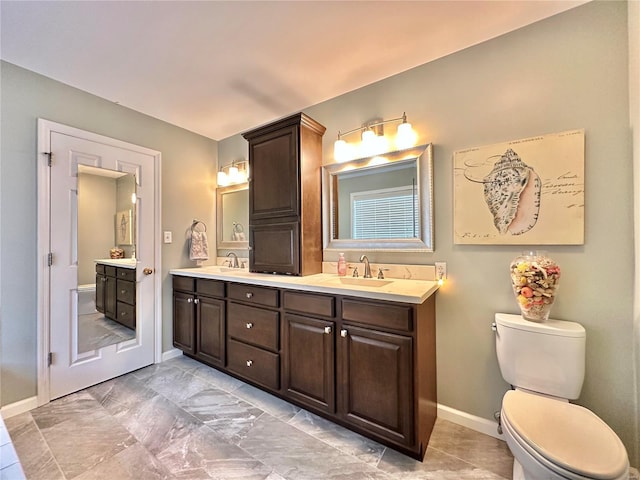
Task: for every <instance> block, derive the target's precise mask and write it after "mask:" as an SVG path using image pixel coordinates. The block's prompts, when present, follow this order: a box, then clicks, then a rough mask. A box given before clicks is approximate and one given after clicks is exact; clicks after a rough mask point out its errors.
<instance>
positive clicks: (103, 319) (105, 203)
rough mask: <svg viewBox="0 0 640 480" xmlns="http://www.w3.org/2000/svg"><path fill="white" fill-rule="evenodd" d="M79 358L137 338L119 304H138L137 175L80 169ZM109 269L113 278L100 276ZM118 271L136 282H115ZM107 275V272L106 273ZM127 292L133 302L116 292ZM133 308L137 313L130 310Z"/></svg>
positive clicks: (89, 168) (82, 166)
mask: <svg viewBox="0 0 640 480" xmlns="http://www.w3.org/2000/svg"><path fill="white" fill-rule="evenodd" d="M77 193H78V196H77V201H78V203H77V238H76V248H77V258H78V268H77V281H78V303H77V306H76V309H77V321H78V329H77V331H78V334H77V339H76V340H77V352H78V353H85V352H92V351H94V350H97V349H100V348H102V347H105V346H108V345H112V344H114V343H121V342H124V341H127V340H131V339H133V338H135V337H136V326H135V324H134V325H132V324H131V323H129V322H123V320H122V319H121V318H120V317H119V314H120V310H119V309H118V308H117V302H120V301H124V303H127V302H129V303H132V304H135V295H136V285H135V268H136V261H135V252H136V239H137V232H136V178H135V175H134V174H132V173H127V172H121V171H115V170H109V169H105V168H97V167H93V166H87V165H78V191H77ZM97 265H103V266H104V265H109V266H110V268H111V269H112V271H113V275H111V276H109V275H100V274H98V273H97V270H98V269H97V268H96V266H97ZM116 267H118V268H126V269H127V270H126V271H129V270H130V271H131V272H132V275H131V277H132V278H133V281H125V280H123V279H116V276H115V275H116V274H115V272H116V270H115V269H116ZM102 273H104V272H102ZM116 282H119V283H118V285H119V287H118V288H119V289H120V290H127V291H128V292H129V296H130V297H131V298H130V299H125V298H122V297H121V296H120V295H119V294H118V291H117V290H116ZM131 308H133V307H131Z"/></svg>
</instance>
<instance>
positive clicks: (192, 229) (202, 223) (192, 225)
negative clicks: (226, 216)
mask: <svg viewBox="0 0 640 480" xmlns="http://www.w3.org/2000/svg"><path fill="white" fill-rule="evenodd" d="M198 225H202V228H204V231H205V232H206V231H207V225H206V224H205V223H204V222H201V221H200V220H196V219H194V220H193V223H192V224H191V232H192V233H193V232H195V231H196V227H197V226H198Z"/></svg>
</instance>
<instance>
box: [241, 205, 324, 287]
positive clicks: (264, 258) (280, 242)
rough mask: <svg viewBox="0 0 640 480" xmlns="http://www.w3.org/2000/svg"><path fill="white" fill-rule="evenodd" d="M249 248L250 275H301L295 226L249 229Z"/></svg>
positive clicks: (264, 226) (296, 227)
mask: <svg viewBox="0 0 640 480" xmlns="http://www.w3.org/2000/svg"><path fill="white" fill-rule="evenodd" d="M318 214H320V213H319V212H318ZM249 245H251V249H250V250H249V266H250V269H251V271H252V272H266V273H289V274H292V275H299V274H300V224H299V223H298V222H285V223H273V224H267V225H250V226H249Z"/></svg>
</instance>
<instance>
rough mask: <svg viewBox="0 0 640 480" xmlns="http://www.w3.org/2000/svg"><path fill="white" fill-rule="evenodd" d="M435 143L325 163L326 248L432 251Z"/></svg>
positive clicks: (339, 249)
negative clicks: (348, 160)
mask: <svg viewBox="0 0 640 480" xmlns="http://www.w3.org/2000/svg"><path fill="white" fill-rule="evenodd" d="M432 174H433V158H432V145H431V144H429V145H421V146H419V147H415V148H411V149H407V150H400V151H397V152H390V153H387V154H384V155H379V156H376V157H369V158H361V159H358V160H353V161H350V162H347V163H339V164H333V165H327V166H325V167H323V195H324V198H323V218H324V239H325V242H324V246H325V250H336V251H348V250H359V251H360V250H368V251H394V250H403V251H420V252H429V251H433V212H432V207H433V177H432Z"/></svg>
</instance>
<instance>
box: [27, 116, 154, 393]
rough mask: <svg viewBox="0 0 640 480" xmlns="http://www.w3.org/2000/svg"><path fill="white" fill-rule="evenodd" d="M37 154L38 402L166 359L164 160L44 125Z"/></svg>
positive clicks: (144, 150)
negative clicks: (162, 248)
mask: <svg viewBox="0 0 640 480" xmlns="http://www.w3.org/2000/svg"><path fill="white" fill-rule="evenodd" d="M38 151H39V158H38V254H39V259H41V261H40V262H39V265H38V299H39V303H38V310H39V315H38V318H39V321H38V405H42V404H44V403H47V402H49V401H50V400H53V399H54V398H58V397H60V396H63V395H67V394H69V393H72V392H74V391H77V390H81V389H84V388H87V387H88V386H91V385H94V384H96V383H100V382H103V381H105V380H108V379H110V378H113V377H116V376H119V375H122V374H125V373H128V372H130V371H132V370H136V369H138V368H142V367H144V366H147V365H150V364H152V363H154V362H155V363H157V362H159V361H160V360H161V335H162V334H161V309H160V306H161V299H160V291H161V278H160V275H158V274H156V273H155V272H160V271H161V258H160V244H159V241H158V239H159V238H160V198H161V197H160V181H159V177H160V161H161V155H160V152H157V151H155V150H150V149H147V148H144V147H140V146H137V145H133V144H129V143H126V142H122V141H119V140H115V139H112V138H108V137H104V136H101V135H96V134H93V133H90V132H86V131H83V130H79V129H76V128H73V127H69V126H66V125H61V124H58V123H54V122H50V121H47V120H43V119H39V120H38ZM111 277H113V278H111ZM106 285H109V289H108V290H105V287H106ZM116 286H117V288H116ZM105 292H107V295H108V298H109V301H110V302H112V303H113V305H114V306H116V307H117V308H114V309H113V311H105V310H104V308H102V309H101V306H102V305H103V302H104V301H106V300H107V297H105V296H104V295H105ZM126 315H128V317H126V321H124V316H126ZM132 317H133V319H134V321H133V322H131V318H132Z"/></svg>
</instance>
